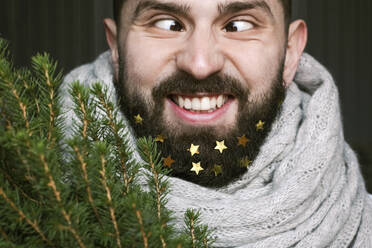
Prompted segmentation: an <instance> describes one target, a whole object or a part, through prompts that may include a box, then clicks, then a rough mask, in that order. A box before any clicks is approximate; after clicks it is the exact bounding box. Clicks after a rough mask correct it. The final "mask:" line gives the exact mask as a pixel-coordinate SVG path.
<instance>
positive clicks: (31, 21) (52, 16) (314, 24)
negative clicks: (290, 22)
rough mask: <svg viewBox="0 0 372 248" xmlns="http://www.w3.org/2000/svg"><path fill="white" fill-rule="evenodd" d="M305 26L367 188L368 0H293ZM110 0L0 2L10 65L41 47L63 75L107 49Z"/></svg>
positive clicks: (371, 163)
mask: <svg viewBox="0 0 372 248" xmlns="http://www.w3.org/2000/svg"><path fill="white" fill-rule="evenodd" d="M293 12H294V13H293V14H294V18H302V19H305V20H306V21H307V23H308V28H309V42H308V46H307V48H306V51H307V52H308V53H310V54H312V55H313V56H314V57H315V58H317V59H318V60H319V61H320V62H321V63H323V64H324V65H325V66H326V67H327V68H328V69H329V70H330V71H331V73H332V75H333V76H334V78H335V80H336V82H337V85H338V87H339V91H340V98H341V106H342V110H343V122H344V127H345V137H346V140H347V141H348V142H349V143H350V144H351V146H352V147H353V148H354V150H356V151H357V153H358V156H359V160H360V163H361V168H362V171H363V173H364V177H365V178H366V180H367V186H368V189H369V192H372V130H371V127H372V98H371V96H372V68H371V64H372V63H371V60H370V59H371V58H372V17H371V16H372V14H371V13H372V1H371V0H352V1H351V0H293ZM110 16H112V3H111V0H54V1H50V0H0V36H1V37H3V38H6V39H8V40H9V41H10V42H11V51H12V54H13V56H14V61H15V64H16V65H18V66H26V65H28V64H29V61H30V57H31V56H32V55H34V54H36V53H37V52H42V51H46V52H48V53H50V54H51V55H52V56H53V57H54V58H55V59H56V60H58V61H59V65H60V68H63V69H64V72H65V73H67V72H68V71H70V70H71V69H72V68H74V67H76V66H78V65H80V64H82V63H87V62H90V61H92V60H93V59H94V58H95V57H96V56H97V55H98V54H100V53H101V52H103V51H105V50H106V49H107V45H106V41H105V38H104V31H103V18H104V17H110Z"/></svg>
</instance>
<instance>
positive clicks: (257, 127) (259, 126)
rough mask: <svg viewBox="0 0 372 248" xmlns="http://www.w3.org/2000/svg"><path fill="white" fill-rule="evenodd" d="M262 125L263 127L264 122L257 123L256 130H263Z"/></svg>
mask: <svg viewBox="0 0 372 248" xmlns="http://www.w3.org/2000/svg"><path fill="white" fill-rule="evenodd" d="M264 125H265V122H264V121H261V120H260V121H259V122H258V123H257V124H256V130H257V131H259V130H261V131H262V130H263V129H264Z"/></svg>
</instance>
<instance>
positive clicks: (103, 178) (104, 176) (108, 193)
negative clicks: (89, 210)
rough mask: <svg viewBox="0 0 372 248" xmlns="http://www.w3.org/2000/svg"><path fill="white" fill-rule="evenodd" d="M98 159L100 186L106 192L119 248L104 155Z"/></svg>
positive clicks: (117, 231) (118, 235)
mask: <svg viewBox="0 0 372 248" xmlns="http://www.w3.org/2000/svg"><path fill="white" fill-rule="evenodd" d="M99 157H100V162H101V171H100V173H101V176H102V179H101V182H102V185H103V187H104V188H105V191H106V196H107V203H108V205H109V209H110V217H111V221H112V224H113V226H114V229H115V238H116V243H117V245H118V247H120V248H121V241H120V232H119V228H118V223H117V220H116V217H115V209H114V207H113V204H112V197H111V190H110V188H109V187H108V185H107V178H106V159H105V157H104V154H100V156H99Z"/></svg>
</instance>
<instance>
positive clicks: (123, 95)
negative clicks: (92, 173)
mask: <svg viewBox="0 0 372 248" xmlns="http://www.w3.org/2000/svg"><path fill="white" fill-rule="evenodd" d="M115 13H116V14H115V16H116V18H115V21H114V20H111V19H106V20H105V28H106V36H107V41H108V44H109V46H110V52H109V53H105V54H103V55H101V56H100V57H99V58H98V59H97V60H96V61H95V62H94V63H93V64H90V65H85V66H82V67H80V68H78V69H76V70H75V71H73V72H71V73H70V74H69V75H68V76H67V77H66V78H65V82H66V83H65V88H66V87H67V86H68V82H71V81H74V80H80V81H81V82H84V83H85V84H90V83H92V82H96V81H103V82H104V83H105V84H107V86H108V87H109V88H114V89H115V93H116V97H117V100H118V103H119V104H120V107H121V110H122V113H123V114H124V116H125V118H126V119H127V120H128V122H129V125H130V127H131V129H132V133H133V136H134V137H140V136H144V135H145V136H148V135H151V136H153V137H156V140H157V141H158V144H159V146H160V148H161V151H162V155H163V157H164V160H163V162H164V166H168V167H169V168H171V171H172V172H171V177H170V179H169V180H170V182H171V190H172V191H171V193H170V197H169V203H168V207H169V208H170V209H172V210H173V211H174V214H175V217H176V220H177V221H178V223H179V224H181V223H182V216H183V213H184V212H185V210H186V209H187V208H196V209H199V210H201V212H202V217H203V222H204V224H207V225H208V226H209V227H211V228H215V232H214V233H215V235H216V236H217V238H218V239H217V242H216V246H217V247H372V232H371V230H372V200H371V198H370V197H369V196H368V194H367V192H366V190H365V187H364V183H363V180H362V177H361V175H360V172H359V169H358V162H357V159H356V157H355V154H354V153H353V152H352V151H351V149H350V148H349V147H348V145H347V144H346V143H345V142H344V139H343V131H342V124H341V120H340V110H339V105H338V93H337V89H336V86H335V85H334V82H333V80H332V77H331V76H330V75H329V73H328V72H327V71H326V70H325V69H324V68H323V67H322V66H321V65H320V64H319V63H318V62H317V61H315V60H314V59H313V58H312V57H310V56H309V55H306V54H303V50H304V48H305V45H306V40H307V28H306V24H305V23H304V22H303V21H302V20H297V21H294V22H292V23H289V19H290V1H288V0H203V1H200V0H124V1H123V0H122V1H120V0H117V1H115ZM66 101H68V100H66Z"/></svg>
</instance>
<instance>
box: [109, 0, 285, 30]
mask: <svg viewBox="0 0 372 248" xmlns="http://www.w3.org/2000/svg"><path fill="white" fill-rule="evenodd" d="M124 2H125V0H114V20H115V22H116V23H119V20H120V12H121V9H122V7H123V4H124ZM280 2H281V3H282V5H283V9H284V14H285V23H286V27H287V28H288V26H289V23H290V21H291V17H292V0H280Z"/></svg>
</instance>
